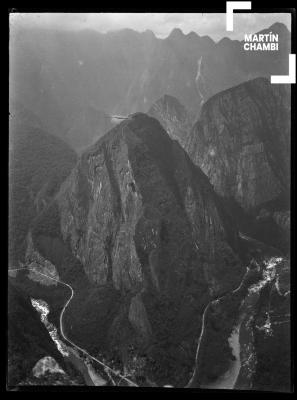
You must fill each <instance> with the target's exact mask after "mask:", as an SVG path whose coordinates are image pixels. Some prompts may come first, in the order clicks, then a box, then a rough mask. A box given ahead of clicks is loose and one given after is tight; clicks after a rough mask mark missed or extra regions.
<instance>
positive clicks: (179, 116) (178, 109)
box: [148, 95, 193, 146]
mask: <svg viewBox="0 0 297 400" xmlns="http://www.w3.org/2000/svg"><path fill="white" fill-rule="evenodd" d="M148 114H149V115H150V116H152V117H153V118H156V119H157V120H158V121H159V122H160V124H161V125H162V126H163V128H164V129H165V130H166V131H167V133H168V134H169V136H170V137H171V139H174V140H178V141H179V143H180V144H181V146H184V144H185V143H186V140H187V136H188V134H189V133H190V130H191V127H192V122H193V118H191V116H190V114H189V113H188V111H187V110H186V108H185V107H184V106H183V105H182V104H181V103H180V102H179V101H178V99H177V98H175V97H173V96H169V95H165V96H163V97H162V98H160V99H159V100H157V101H156V102H155V103H154V104H153V105H152V107H151V108H150V110H149V112H148Z"/></svg>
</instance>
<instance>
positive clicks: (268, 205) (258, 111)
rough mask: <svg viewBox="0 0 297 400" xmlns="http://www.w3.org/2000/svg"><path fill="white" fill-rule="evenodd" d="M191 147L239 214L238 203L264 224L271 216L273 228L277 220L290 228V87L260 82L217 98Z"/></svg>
mask: <svg viewBox="0 0 297 400" xmlns="http://www.w3.org/2000/svg"><path fill="white" fill-rule="evenodd" d="M185 148H186V150H187V151H188V153H189V155H190V157H191V159H192V160H193V161H194V163H195V164H196V165H198V166H199V167H200V168H201V169H202V170H203V172H204V173H205V174H206V175H207V176H208V177H209V179H210V182H211V183H212V184H213V186H214V189H215V190H216V192H217V193H218V194H219V195H220V196H221V197H223V198H225V199H228V201H231V202H232V207H233V211H234V212H235V205H236V204H237V205H239V206H240V207H241V208H242V209H243V210H244V211H245V212H247V213H250V214H253V215H254V216H255V217H257V219H258V220H261V219H262V220H265V219H266V220H267V218H268V219H269V220H270V222H271V224H270V225H269V226H270V228H271V227H272V225H273V224H274V225H275V221H276V222H278V223H279V225H283V228H282V229H284V226H285V225H286V224H287V222H285V221H284V219H283V218H284V215H283V213H284V212H286V210H289V186H290V178H289V177H290V91H289V90H288V88H285V87H284V86H282V85H271V84H270V82H269V81H268V80H267V79H265V78H257V79H254V80H251V81H248V82H245V83H242V84H240V85H238V86H236V87H233V88H231V89H228V90H226V91H223V92H221V93H218V94H217V95H215V96H213V97H211V98H210V99H209V100H208V101H207V102H206V103H205V104H204V105H203V107H202V111H201V117H200V119H199V120H198V121H197V122H196V124H195V125H194V127H193V129H192V131H191V133H190V135H189V137H188V142H187V144H186V146H185ZM239 221H240V218H239ZM273 221H274V222H273ZM286 226H287V228H288V225H286ZM272 229H273V228H272ZM285 229H286V228H285ZM262 233H263V232H262ZM264 237H265V235H264Z"/></svg>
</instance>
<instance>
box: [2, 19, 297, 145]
mask: <svg viewBox="0 0 297 400" xmlns="http://www.w3.org/2000/svg"><path fill="white" fill-rule="evenodd" d="M268 30H269V31H272V32H279V34H280V50H279V51H278V52H248V51H244V50H243V48H242V47H243V44H242V43H241V42H239V41H232V40H230V39H227V38H224V39H222V40H221V41H220V42H219V43H217V44H216V43H215V42H213V41H212V40H211V39H210V38H209V37H208V36H199V35H197V34H195V33H193V32H191V33H189V34H188V35H185V34H183V32H182V31H181V30H178V29H175V30H173V31H172V33H171V34H170V35H169V36H168V37H167V38H165V39H158V38H157V37H155V36H154V34H153V33H152V32H150V31H145V32H143V33H138V32H135V31H133V30H131V29H125V30H121V31H117V32H109V33H106V34H101V33H98V32H96V31H92V30H82V31H75V32H74V31H73V32H71V31H57V30H48V29H37V28H35V29H33V28H32V29H28V28H26V29H21V28H20V29H12V30H11V34H10V94H11V98H12V99H17V100H18V101H20V102H21V103H22V104H26V107H27V108H28V110H30V111H32V112H33V111H34V113H36V115H37V116H38V118H39V119H40V120H41V122H42V123H43V125H44V128H45V130H46V131H48V132H50V133H51V134H54V135H56V136H58V137H60V138H62V139H63V140H65V141H66V142H67V143H68V144H69V145H70V146H72V147H73V148H74V149H76V150H77V151H81V150H82V149H83V148H85V147H86V146H88V145H90V144H92V143H94V138H95V137H97V136H98V137H99V136H101V135H102V134H104V133H106V132H107V131H108V130H109V129H110V122H109V120H108V118H107V115H113V114H120V115H127V114H130V113H134V112H137V111H142V112H147V111H148V110H149V108H150V107H151V105H152V104H153V103H154V102H156V101H157V100H158V99H159V98H161V97H162V96H164V94H165V93H167V94H168V95H170V96H173V97H176V98H177V99H178V100H179V101H180V102H181V103H182V104H184V105H185V107H186V109H187V110H188V111H189V112H190V113H191V114H193V116H194V118H197V117H198V115H199V112H200V107H201V104H202V103H203V102H205V101H206V100H207V99H208V98H209V97H210V96H212V95H214V94H215V93H218V92H220V91H221V90H224V89H227V88H229V87H232V86H234V85H236V84H239V83H241V82H243V81H246V80H247V79H250V78H253V77H257V76H270V75H271V74H276V73H283V74H286V73H288V71H287V69H288V53H289V52H290V51H289V47H290V46H289V41H290V39H289V38H290V33H289V31H288V30H287V28H286V27H285V26H284V25H282V24H276V25H273V26H271V27H270V28H268Z"/></svg>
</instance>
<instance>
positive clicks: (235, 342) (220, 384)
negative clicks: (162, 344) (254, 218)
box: [9, 235, 277, 389]
mask: <svg viewBox="0 0 297 400" xmlns="http://www.w3.org/2000/svg"><path fill="white" fill-rule="evenodd" d="M241 237H242V238H243V239H244V240H251V241H253V239H251V238H248V237H243V236H242V235H241ZM259 244H260V245H261V243H259ZM19 270H32V271H34V272H35V273H38V274H40V275H43V276H45V277H47V278H49V279H51V280H54V281H56V282H58V283H59V284H61V285H64V286H67V287H68V288H69V290H70V291H71V295H70V297H69V298H68V300H67V301H66V303H65V305H64V307H63V309H62V311H61V314H60V319H59V321H60V332H61V335H62V337H63V339H64V340H65V341H66V342H68V343H69V344H70V345H71V346H72V349H71V348H70V350H73V351H70V353H71V354H70V359H71V362H72V363H73V364H74V365H75V366H76V367H77V368H78V369H79V370H80V371H81V372H82V373H83V375H84V378H85V381H86V384H87V385H95V386H105V385H106V384H107V382H108V384H110V385H113V386H119V385H121V383H120V382H121V381H122V380H124V381H125V382H126V384H128V385H129V386H138V385H137V384H136V383H134V382H132V381H131V380H130V379H128V378H126V377H125V376H123V375H121V374H120V373H119V372H117V371H114V370H113V369H112V368H110V367H109V366H107V365H106V364H104V363H103V362H102V361H100V360H98V359H97V358H95V357H93V356H91V355H90V354H89V353H88V352H87V351H86V350H85V349H83V348H81V347H80V346H78V345H76V344H75V343H74V342H73V341H72V340H70V339H69V338H68V337H67V335H66V334H65V330H64V326H63V317H64V314H65V311H66V309H67V307H68V305H69V303H70V302H71V300H72V298H73V296H74V290H73V288H72V287H71V286H70V285H69V284H67V283H65V282H62V281H60V280H58V279H55V278H52V277H50V276H48V275H46V274H43V273H41V272H38V271H36V270H34V269H33V268H30V267H29V268H26V267H23V268H16V269H10V270H9V272H12V271H19ZM269 270H270V271H271V273H267V274H266V275H265V274H264V275H263V276H262V279H261V278H259V272H260V269H258V268H257V269H256V270H255V269H250V268H249V267H247V271H246V273H245V275H244V276H243V278H242V280H241V282H240V285H239V286H238V287H237V288H236V289H235V290H233V291H231V292H228V293H225V294H224V295H223V296H221V297H218V298H216V299H212V300H211V301H210V302H209V303H208V304H207V305H206V307H205V309H204V312H203V315H202V326H201V332H200V336H199V339H198V344H197V350H196V357H195V368H194V371H193V374H192V377H191V379H190V381H189V383H188V384H187V385H186V387H188V388H195V387H196V388H197V387H199V388H205V389H234V388H235V386H236V382H237V379H238V376H239V374H240V371H241V367H242V365H241V359H240V352H241V349H240V340H239V338H240V330H241V327H242V325H243V321H244V320H245V319H246V317H247V316H248V315H249V314H250V312H251V310H252V309H253V307H254V305H255V304H256V303H257V301H258V298H259V291H260V290H261V289H262V288H263V287H264V286H265V285H267V284H268V283H269V282H271V281H272V280H273V281H274V280H275V269H274V265H273V263H270V262H268V264H267V268H266V271H269ZM262 272H263V271H262ZM255 274H256V275H255ZM257 274H258V275H257ZM252 276H258V278H257V279H256V280H253V279H254V278H252V281H251V277H252ZM276 288H277V287H276ZM226 299H227V302H228V301H230V299H231V301H233V302H234V304H235V307H237V311H238V316H237V317H236V320H235V322H234V321H233V323H232V329H231V334H230V335H229V337H228V338H227V340H228V343H229V347H230V349H231V351H232V355H233V357H234V359H233V360H230V363H229V368H228V370H227V371H225V372H224V373H223V374H222V375H221V376H219V377H218V378H217V379H216V380H214V381H212V382H203V381H201V382H200V381H199V374H200V373H201V365H200V357H201V350H202V347H203V343H202V342H203V341H205V335H206V336H207V329H206V325H207V324H206V320H207V316H208V314H209V311H210V309H211V308H215V307H216V306H217V305H219V304H221V305H222V306H223V307H224V301H225V300H226ZM228 299H229V300H228ZM232 299H233V300H232ZM227 305H228V304H227ZM206 340H207V338H206ZM81 353H82V354H83V355H85V356H87V358H88V359H89V360H92V361H94V362H95V363H97V364H99V365H100V366H101V367H103V371H104V373H103V375H104V377H101V376H100V375H99V374H98V373H95V371H94V370H93V369H92V367H91V365H90V362H89V363H87V362H84V360H83V359H82V358H81V357H80V356H79V354H81ZM86 367H87V369H86ZM86 370H87V376H86ZM119 378H120V379H119Z"/></svg>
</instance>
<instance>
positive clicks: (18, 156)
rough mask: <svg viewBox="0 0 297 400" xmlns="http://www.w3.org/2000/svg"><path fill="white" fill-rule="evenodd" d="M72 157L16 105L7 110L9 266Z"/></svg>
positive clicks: (21, 251)
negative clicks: (8, 123)
mask: <svg viewBox="0 0 297 400" xmlns="http://www.w3.org/2000/svg"><path fill="white" fill-rule="evenodd" d="M75 162H76V154H75V153H74V152H73V151H72V150H71V149H70V148H69V147H68V146H67V144H66V143H64V142H63V141H62V140H60V139H58V138H56V137H55V136H52V135H49V134H48V133H46V132H44V130H43V127H42V123H41V122H40V121H39V119H38V118H37V117H36V116H35V115H34V114H32V113H30V112H29V111H28V110H26V108H24V107H23V106H22V105H20V104H12V105H11V109H10V143H9V237H10V239H9V245H10V249H9V250H10V251H9V256H10V263H12V264H13V263H15V262H17V261H18V260H19V259H20V258H22V257H23V256H24V246H25V243H24V240H25V238H26V235H27V233H28V230H29V226H30V224H31V222H32V221H33V219H34V217H35V216H36V215H37V214H38V213H39V212H40V211H41V210H42V209H43V208H44V207H45V205H46V204H47V203H48V202H49V200H50V199H51V198H52V197H53V196H54V195H55V193H56V192H57V191H58V188H59V186H60V184H61V182H62V181H63V180H64V179H65V178H66V177H67V176H68V174H69V173H70V170H71V169H72V168H73V167H74V165H75Z"/></svg>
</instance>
